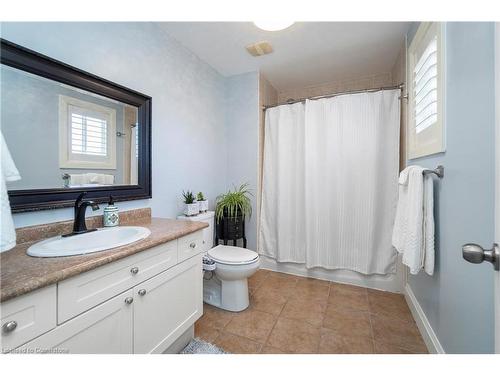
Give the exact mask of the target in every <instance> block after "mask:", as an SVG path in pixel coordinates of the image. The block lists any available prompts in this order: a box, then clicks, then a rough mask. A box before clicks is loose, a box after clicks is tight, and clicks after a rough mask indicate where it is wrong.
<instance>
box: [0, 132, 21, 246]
mask: <svg viewBox="0 0 500 375" xmlns="http://www.w3.org/2000/svg"><path fill="white" fill-rule="evenodd" d="M0 135H1V138H2V141H1V150H0V154H1V156H2V160H1V161H0V179H1V180H2V181H1V182H0V185H1V186H0V200H1V202H0V204H1V205H2V207H1V212H0V221H1V222H0V227H1V228H2V229H1V231H2V232H1V237H0V252H4V251H7V250H10V249H12V248H13V247H14V246H16V229H15V228H14V221H13V220H12V212H11V211H10V203H9V195H8V193H7V181H16V180H19V179H21V176H20V175H19V171H18V170H17V168H16V165H15V164H14V161H13V160H12V157H11V156H10V152H9V149H8V148H7V144H6V143H5V139H4V138H3V134H1V133H0Z"/></svg>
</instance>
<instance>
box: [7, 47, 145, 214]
mask: <svg viewBox="0 0 500 375" xmlns="http://www.w3.org/2000/svg"><path fill="white" fill-rule="evenodd" d="M1 42H2V44H1V46H2V50H1V62H2V64H1V65H0V108H1V111H0V126H1V132H2V135H3V137H4V139H5V142H6V144H7V148H8V149H9V152H10V154H11V156H12V159H13V161H14V163H15V165H16V167H17V169H18V171H19V173H20V175H21V179H20V180H18V181H9V182H7V189H8V191H9V197H10V201H11V207H12V209H13V211H15V212H16V211H22V210H25V209H40V208H49V207H50V208H52V207H58V206H68V205H70V204H72V203H73V200H74V197H76V196H77V195H78V194H79V193H80V192H82V191H87V192H88V197H89V198H92V199H94V200H97V201H99V199H101V200H105V199H107V198H108V196H109V195H113V196H114V197H115V199H116V200H129V199H140V198H148V197H151V162H150V160H151V151H150V150H151V147H150V134H151V133H150V128H151V98H149V97H147V96H145V95H143V94H140V93H137V92H135V91H132V90H129V89H127V88H124V87H122V86H119V85H116V84H114V83H112V82H109V81H106V80H103V79H101V78H99V77H96V76H93V75H91V74H89V73H86V72H83V71H81V70H78V69H76V68H73V67H70V66H68V65H66V64H63V63H61V62H59V61H56V60H53V59H51V58H49V57H46V56H43V55H40V54H38V53H36V52H34V51H30V50H27V49H25V48H23V47H21V46H18V45H15V44H13V43H11V42H8V41H5V40H1Z"/></svg>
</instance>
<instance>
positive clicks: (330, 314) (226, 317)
mask: <svg viewBox="0 0 500 375" xmlns="http://www.w3.org/2000/svg"><path fill="white" fill-rule="evenodd" d="M248 284H249V289H250V306H249V308H248V309H247V310H245V311H242V312H239V313H232V312H228V311H224V310H221V309H217V308H215V307H212V306H210V305H207V304H205V306H204V314H203V316H202V317H201V318H200V319H199V320H198V321H197V322H196V324H195V335H196V336H198V337H200V338H202V339H203V340H205V341H208V342H211V343H214V344H215V345H217V346H219V347H221V348H223V349H224V350H226V351H227V352H230V353H393V354H412V353H427V349H426V347H425V344H424V342H423V340H422V337H421V336H420V333H419V331H418V329H417V326H416V324H415V321H414V320H413V318H412V316H411V313H410V310H409V308H408V306H407V304H406V302H405V299H404V297H403V296H402V295H400V294H395V293H388V292H381V291H377V290H372V289H365V288H361V287H356V286H351V285H344V284H338V283H332V282H328V281H323V280H316V279H310V278H304V277H298V276H293V275H287V274H283V273H278V272H272V271H267V270H259V271H258V272H257V273H256V274H255V275H254V276H252V277H251V278H250V279H249V281H248Z"/></svg>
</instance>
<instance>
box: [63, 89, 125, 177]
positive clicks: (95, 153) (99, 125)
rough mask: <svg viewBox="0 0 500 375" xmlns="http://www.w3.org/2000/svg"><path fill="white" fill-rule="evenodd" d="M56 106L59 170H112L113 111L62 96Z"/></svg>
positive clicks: (113, 166) (114, 124) (114, 164)
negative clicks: (57, 113)
mask: <svg viewBox="0 0 500 375" xmlns="http://www.w3.org/2000/svg"><path fill="white" fill-rule="evenodd" d="M59 106H60V113H59V130H60V131H59V140H60V150H59V159H60V160H59V165H60V167H61V168H83V169H115V168H116V152H115V145H116V140H115V137H114V135H115V129H116V111H115V110H114V109H113V108H110V107H105V106H101V105H97V104H95V103H91V102H87V101H83V100H79V99H75V98H71V97H68V96H64V95H61V96H60V100H59Z"/></svg>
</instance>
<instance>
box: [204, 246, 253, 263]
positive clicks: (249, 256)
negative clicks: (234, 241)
mask: <svg viewBox="0 0 500 375" xmlns="http://www.w3.org/2000/svg"><path fill="white" fill-rule="evenodd" d="M208 255H209V256H210V258H212V259H213V260H215V261H216V262H219V263H225V264H246V263H252V262H253V261H255V260H256V259H258V258H259V254H257V253H256V252H255V251H252V250H248V249H244V248H242V247H236V246H225V245H219V246H216V247H214V248H213V249H210V250H208Z"/></svg>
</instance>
